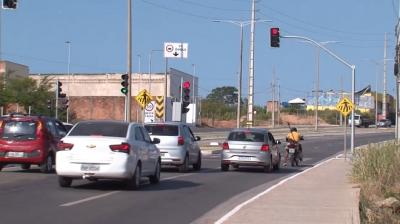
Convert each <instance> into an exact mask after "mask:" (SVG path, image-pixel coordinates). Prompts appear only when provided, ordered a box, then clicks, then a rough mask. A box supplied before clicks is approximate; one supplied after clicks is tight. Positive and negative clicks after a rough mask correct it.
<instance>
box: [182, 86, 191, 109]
mask: <svg viewBox="0 0 400 224" xmlns="http://www.w3.org/2000/svg"><path fill="white" fill-rule="evenodd" d="M182 87H183V89H182V114H185V113H187V112H188V111H189V108H187V107H188V106H189V104H190V82H189V81H186V82H184V83H183V84H182Z"/></svg>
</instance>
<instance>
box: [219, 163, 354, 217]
mask: <svg viewBox="0 0 400 224" xmlns="http://www.w3.org/2000/svg"><path fill="white" fill-rule="evenodd" d="M350 169H351V164H350V163H349V162H348V161H345V160H344V159H330V160H328V161H326V162H324V163H321V164H319V165H318V166H316V167H313V168H310V169H307V170H306V171H304V172H302V173H300V174H297V175H296V176H295V178H293V177H292V178H289V179H285V180H283V181H282V182H280V183H279V184H278V185H277V186H275V187H273V189H268V190H266V191H265V192H263V193H261V194H260V195H258V198H256V199H255V200H253V201H251V202H250V203H248V204H246V203H245V204H244V205H242V206H239V207H240V208H237V209H236V212H233V213H232V212H231V214H230V215H227V216H226V217H225V218H223V219H221V220H220V221H221V223H222V222H223V223H276V224H280V223H282V224H283V223H285V224H286V223H296V224H298V223H307V224H309V223H359V212H358V200H359V199H358V198H359V196H358V194H359V189H358V188H354V185H353V184H351V183H350V181H349V176H348V175H349V172H350Z"/></svg>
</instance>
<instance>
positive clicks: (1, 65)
mask: <svg viewBox="0 0 400 224" xmlns="http://www.w3.org/2000/svg"><path fill="white" fill-rule="evenodd" d="M0 74H2V75H3V74H6V75H7V76H8V77H27V76H28V75H29V67H28V66H25V65H21V64H17V63H14V62H11V61H0Z"/></svg>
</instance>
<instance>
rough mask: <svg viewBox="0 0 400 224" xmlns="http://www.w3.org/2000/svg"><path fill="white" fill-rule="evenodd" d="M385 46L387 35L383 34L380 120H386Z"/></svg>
mask: <svg viewBox="0 0 400 224" xmlns="http://www.w3.org/2000/svg"><path fill="white" fill-rule="evenodd" d="M386 46H387V35H386V33H385V43H384V49H383V96H382V97H383V98H382V118H383V119H386V115H387V109H386V94H387V90H386Z"/></svg>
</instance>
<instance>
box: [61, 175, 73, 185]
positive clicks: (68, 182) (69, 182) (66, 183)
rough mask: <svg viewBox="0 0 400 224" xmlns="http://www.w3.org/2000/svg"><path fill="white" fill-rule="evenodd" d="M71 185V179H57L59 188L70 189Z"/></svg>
mask: <svg viewBox="0 0 400 224" xmlns="http://www.w3.org/2000/svg"><path fill="white" fill-rule="evenodd" d="M71 184H72V178H70V177H62V176H59V177H58V185H60V187H71Z"/></svg>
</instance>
